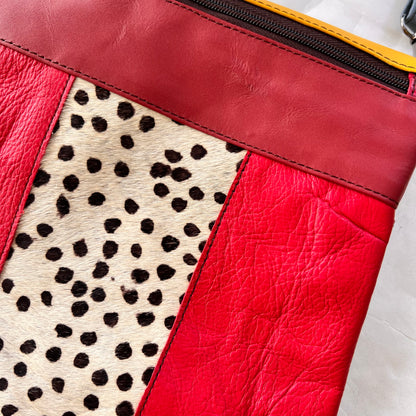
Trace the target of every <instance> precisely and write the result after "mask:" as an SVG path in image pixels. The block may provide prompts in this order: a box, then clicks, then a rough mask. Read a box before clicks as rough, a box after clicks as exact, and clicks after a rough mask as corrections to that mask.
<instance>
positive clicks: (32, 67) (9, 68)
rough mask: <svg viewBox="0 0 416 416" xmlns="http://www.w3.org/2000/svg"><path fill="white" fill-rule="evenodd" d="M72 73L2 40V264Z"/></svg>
mask: <svg viewBox="0 0 416 416" xmlns="http://www.w3.org/2000/svg"><path fill="white" fill-rule="evenodd" d="M71 79H72V77H71V76H69V75H68V74H65V73H64V72H61V71H58V70H57V69H55V68H52V67H50V66H48V65H45V64H43V63H40V62H38V61H35V60H34V59H32V58H30V57H27V56H25V55H23V54H21V53H18V52H15V51H13V50H11V49H9V48H6V47H4V46H0V96H1V98H2V99H1V100H0V114H1V118H0V184H1V186H0V270H1V268H2V266H3V263H4V260H5V259H6V256H7V251H8V248H9V247H10V244H11V241H12V240H13V238H14V232H15V230H16V227H17V224H18V221H19V218H20V216H21V214H22V212H23V208H24V204H25V201H26V198H27V196H28V194H29V191H30V187H31V184H32V182H33V179H34V177H35V174H36V171H37V168H38V166H39V163H40V160H41V158H42V155H43V153H44V151H45V148H46V145H47V143H48V140H49V137H50V135H51V133H52V129H53V127H54V125H55V123H56V122H57V120H58V116H59V113H60V110H61V108H62V106H63V103H64V101H65V98H66V95H67V93H68V91H69V88H70V86H71V85H70V84H71V82H70V80H71ZM29 202H30V199H29V200H28V203H29Z"/></svg>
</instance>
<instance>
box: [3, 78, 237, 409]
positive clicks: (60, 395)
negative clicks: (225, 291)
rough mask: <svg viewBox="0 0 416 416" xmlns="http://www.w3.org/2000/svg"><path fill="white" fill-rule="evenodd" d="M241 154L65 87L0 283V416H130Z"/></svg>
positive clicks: (106, 97) (140, 111)
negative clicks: (66, 94)
mask: <svg viewBox="0 0 416 416" xmlns="http://www.w3.org/2000/svg"><path fill="white" fill-rule="evenodd" d="M244 155H245V151H243V150H242V149H240V148H238V147H236V146H233V145H230V144H226V143H225V142H223V141H221V140H218V139H216V138H213V137H210V136H208V135H206V134H204V133H201V132H199V131H197V130H194V129H192V128H190V127H187V126H183V125H180V124H178V123H176V122H174V121H172V120H170V119H169V118H167V117H165V116H163V115H160V114H158V113H156V112H154V111H151V110H149V109H147V108H145V107H143V106H140V105H138V104H136V103H133V102H131V101H129V100H127V99H125V98H122V97H120V96H118V95H116V94H114V93H110V92H109V91H107V90H105V89H103V88H100V87H96V86H94V85H93V84H91V83H89V82H87V81H84V80H81V79H77V80H76V81H75V83H74V85H73V88H72V90H71V93H70V95H69V97H68V100H67V102H66V104H65V107H64V109H63V111H62V114H61V117H60V119H59V123H58V125H57V126H56V127H55V132H54V134H53V136H52V138H51V140H50V143H49V145H48V148H47V151H46V154H45V156H44V158H43V161H42V164H41V167H40V169H39V171H38V173H37V175H36V179H35V181H34V184H33V187H32V191H31V194H30V196H29V198H28V200H27V203H26V209H25V213H24V214H23V216H22V218H21V221H20V224H19V227H18V230H17V233H16V237H15V241H14V243H13V246H12V248H11V251H10V253H9V258H8V261H7V262H6V265H5V268H4V271H3V273H2V275H1V286H2V290H0V305H1V312H2V313H1V315H0V338H1V340H0V350H1V351H0V408H1V413H2V415H3V416H10V415H13V414H16V415H22V416H29V415H30V416H81V415H82V416H85V415H101V416H110V415H117V416H132V415H133V414H134V410H135V408H136V406H137V404H138V402H139V400H140V397H141V395H142V394H143V392H144V389H145V388H146V385H147V383H148V382H149V379H150V377H151V374H152V371H153V369H154V367H155V365H156V363H157V360H158V357H159V356H160V353H161V351H162V349H163V347H164V345H165V343H166V341H167V338H168V336H169V331H170V329H171V328H172V325H173V322H174V320H175V315H176V314H177V312H178V309H179V306H180V302H181V300H182V297H183V295H184V292H185V291H186V289H187V286H188V283H189V280H190V279H191V276H192V272H193V270H194V269H195V266H196V263H197V261H198V258H199V256H200V254H201V251H202V249H203V246H204V242H205V241H206V240H207V238H208V236H209V234H210V230H211V229H212V227H213V225H214V222H215V220H216V218H217V216H218V215H219V212H220V210H221V207H222V204H223V203H224V200H225V198H226V195H227V192H228V190H229V188H230V186H231V184H232V181H233V180H234V177H235V176H236V171H237V170H238V167H239V163H240V162H241V160H242V158H243V157H244Z"/></svg>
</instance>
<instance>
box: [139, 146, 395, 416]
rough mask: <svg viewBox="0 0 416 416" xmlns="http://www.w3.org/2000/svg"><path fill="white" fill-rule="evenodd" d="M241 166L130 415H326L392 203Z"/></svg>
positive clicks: (265, 165) (288, 171)
mask: <svg viewBox="0 0 416 416" xmlns="http://www.w3.org/2000/svg"><path fill="white" fill-rule="evenodd" d="M247 160H248V161H247ZM242 170H243V172H242V173H241V171H240V174H239V176H238V177H237V178H236V181H235V183H234V184H233V187H232V188H231V191H230V194H229V196H228V199H227V202H226V203H225V205H224V208H223V211H222V213H221V215H220V217H219V219H218V220H217V223H216V225H215V227H214V229H213V232H212V235H211V237H210V240H209V241H208V242H207V244H206V246H205V250H204V252H203V254H202V257H201V259H200V261H199V265H198V267H197V269H196V270H195V272H194V274H193V277H192V280H191V283H190V287H189V289H188V291H187V293H186V296H185V298H184V300H183V302H182V305H181V309H180V312H179V314H178V316H177V318H176V321H175V325H174V327H173V329H172V331H171V334H170V338H169V340H168V343H167V345H166V347H165V349H164V351H163V353H162V355H161V357H160V360H159V363H158V366H157V367H156V369H155V371H154V372H153V376H152V379H151V381H150V384H149V385H148V387H147V390H146V392H145V395H144V397H143V398H142V401H141V403H140V405H139V408H138V410H137V412H136V416H174V415H175V416H176V415H221V416H235V415H250V416H266V415H267V416H299V415H302V416H335V415H336V413H337V409H338V405H339V402H340V398H341V394H342V391H343V388H344V384H345V381H346V376H347V371H348V367H349V365H350V361H351V358H352V354H353V350H354V347H355V344H356V341H357V337H358V334H359V331H360V329H361V325H362V323H363V320H364V317H365V314H366V311H367V307H368V303H369V300H370V296H371V294H372V291H373V288H374V284H375V281H376V276H377V273H378V270H379V266H380V263H381V260H382V257H383V253H384V250H385V246H386V241H387V240H388V238H389V234H390V230H391V227H392V224H393V214H394V212H393V208H391V207H388V206H387V205H385V204H384V203H382V202H380V201H378V200H375V199H373V198H371V197H368V196H366V195H363V194H361V193H358V192H356V191H353V190H349V189H346V188H344V187H341V186H339V185H337V184H332V183H330V182H328V181H326V180H323V179H321V178H317V177H315V176H312V175H310V174H307V173H304V172H301V171H298V170H295V169H293V168H291V167H288V166H285V165H282V164H280V163H276V162H274V161H271V160H269V159H267V158H264V157H262V156H258V155H256V154H252V155H251V157H250V156H248V157H247V158H246V160H245V162H244V163H243V165H242Z"/></svg>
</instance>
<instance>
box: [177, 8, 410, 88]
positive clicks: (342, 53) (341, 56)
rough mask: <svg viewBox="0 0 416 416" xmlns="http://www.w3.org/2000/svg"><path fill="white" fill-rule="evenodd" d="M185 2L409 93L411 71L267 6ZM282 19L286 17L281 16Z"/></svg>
mask: <svg viewBox="0 0 416 416" xmlns="http://www.w3.org/2000/svg"><path fill="white" fill-rule="evenodd" d="M185 2H186V3H188V4H190V3H195V4H196V5H199V6H202V7H203V8H206V9H208V10H210V11H213V12H216V13H219V14H221V15H223V16H227V17H230V18H233V19H237V20H238V21H240V22H244V23H245V24H248V25H250V26H252V27H255V28H258V29H261V30H262V31H266V32H268V33H271V34H274V35H277V36H279V37H280V38H284V39H286V40H288V41H290V42H291V43H292V44H293V43H295V44H298V45H301V46H302V47H303V48H305V47H306V48H307V49H310V50H312V51H315V52H317V53H318V54H320V55H323V56H326V57H328V58H330V59H331V60H332V61H334V60H335V61H336V62H338V63H340V64H342V66H343V67H344V68H345V67H347V68H348V69H350V70H352V71H353V72H357V71H358V72H359V73H360V74H365V75H367V76H368V77H370V78H371V79H374V80H377V81H379V82H381V83H382V84H384V85H387V86H389V87H391V88H393V89H395V90H397V91H400V92H403V93H406V92H407V89H408V85H409V84H408V79H407V74H403V72H404V71H400V70H397V69H396V68H391V67H389V66H388V65H387V64H385V63H382V64H380V61H378V60H377V61H376V62H374V60H373V59H371V58H373V57H371V58H370V59H367V57H366V56H364V58H363V56H362V55H361V56H360V57H357V53H356V52H355V51H354V52H350V51H351V50H349V47H351V48H354V47H353V46H351V45H348V47H344V46H343V45H340V44H338V45H334V44H333V43H334V42H333V41H332V40H331V42H327V41H325V40H322V35H319V38H320V39H319V38H318V37H317V36H312V35H311V30H308V32H309V33H304V32H305V31H304V30H302V27H303V25H298V28H297V29H295V28H294V27H293V24H290V25H287V24H282V23H281V22H277V21H276V18H275V17H274V16H273V15H275V14H274V13H273V14H272V15H270V12H269V13H264V10H263V9H261V10H262V13H261V14H260V13H256V12H255V11H254V10H255V9H260V8H259V7H257V6H254V7H255V9H253V7H248V5H247V4H244V7H241V6H239V5H238V4H236V3H238V2H236V1H231V2H225V1H221V0H192V1H190V2H189V1H185ZM240 3H241V2H240ZM249 6H252V5H249ZM266 15H267V16H266ZM278 20H282V19H281V18H280V19H278ZM283 20H284V21H285V20H288V19H286V18H284V19H283ZM299 29H300V30H299ZM314 31H315V30H314V29H312V33H313V32H314ZM326 36H329V35H326ZM341 42H342V41H341ZM354 49H355V48H354ZM366 55H368V54H366ZM369 61H370V62H369ZM371 61H373V62H371ZM383 64H384V65H383Z"/></svg>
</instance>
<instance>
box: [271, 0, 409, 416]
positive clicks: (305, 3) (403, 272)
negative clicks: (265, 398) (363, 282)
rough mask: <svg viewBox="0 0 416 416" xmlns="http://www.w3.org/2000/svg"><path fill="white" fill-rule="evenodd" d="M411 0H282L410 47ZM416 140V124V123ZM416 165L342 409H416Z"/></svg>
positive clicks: (383, 412) (358, 413) (354, 415)
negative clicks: (405, 13) (403, 21)
mask: <svg viewBox="0 0 416 416" xmlns="http://www.w3.org/2000/svg"><path fill="white" fill-rule="evenodd" d="M406 2H407V1H406V0H383V1H379V0H364V1H363V0H280V1H275V3H278V4H281V5H283V6H286V7H289V8H292V9H294V10H298V11H300V12H303V13H305V14H308V15H310V16H313V17H316V18H318V19H320V20H323V21H325V22H328V23H330V24H333V25H335V26H338V27H341V28H342V29H345V30H347V31H349V32H352V33H354V34H356V35H359V36H362V37H364V38H367V39H370V40H372V41H374V42H377V43H381V44H383V45H386V46H389V47H390V48H393V49H397V50H400V51H402V52H405V53H408V54H412V50H411V47H410V44H409V42H408V40H407V38H406V37H405V36H404V35H403V34H402V32H401V29H400V15H401V11H402V10H403V8H404V6H405V5H406ZM415 140H416V126H415ZM415 393H416V173H415V174H414V175H413V178H412V180H411V182H410V184H409V186H408V188H407V191H406V193H405V195H404V197H403V199H402V201H401V204H400V206H399V208H398V209H397V213H396V224H395V226H394V229H393V233H392V236H391V240H390V243H389V245H388V248H387V253H386V256H385V258H384V262H383V266H382V269H381V272H380V275H379V278H378V282H377V285H376V289H375V291H374V294H373V298H372V301H371V304H370V308H369V310H368V314H367V318H366V320H365V323H364V326H363V329H362V332H361V335H360V338H359V341H358V344H357V348H356V351H355V354H354V358H353V362H352V365H351V369H350V373H349V376H348V381H347V385H346V388H345V392H344V396H343V399H342V402H341V407H340V410H339V413H338V416H414V415H416V394H415Z"/></svg>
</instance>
